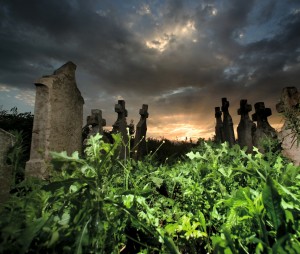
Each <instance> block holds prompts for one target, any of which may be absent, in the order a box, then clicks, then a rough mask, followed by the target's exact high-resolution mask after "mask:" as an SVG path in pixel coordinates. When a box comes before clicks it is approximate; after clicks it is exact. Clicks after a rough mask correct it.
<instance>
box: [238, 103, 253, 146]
mask: <svg viewBox="0 0 300 254" xmlns="http://www.w3.org/2000/svg"><path fill="white" fill-rule="evenodd" d="M251 110H252V106H251V105H250V104H248V103H247V100H241V101H240V108H239V109H238V115H240V116H241V120H240V123H239V125H238V127H237V134H238V144H239V145H240V147H241V148H243V147H245V146H246V147H247V151H248V152H252V148H253V140H252V137H253V133H254V132H255V129H256V125H255V123H253V121H251V119H250V117H249V112H250V111H251Z"/></svg>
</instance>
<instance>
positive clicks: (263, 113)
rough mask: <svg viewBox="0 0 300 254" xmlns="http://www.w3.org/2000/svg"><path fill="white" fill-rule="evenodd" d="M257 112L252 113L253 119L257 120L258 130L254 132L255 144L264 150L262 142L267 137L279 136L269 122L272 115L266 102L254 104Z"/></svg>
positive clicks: (260, 149)
mask: <svg viewBox="0 0 300 254" xmlns="http://www.w3.org/2000/svg"><path fill="white" fill-rule="evenodd" d="M254 108H255V113H254V114H253V115H252V120H253V121H254V122H257V125H256V130H255V131H254V133H253V145H254V146H255V147H257V148H258V149H259V151H261V152H264V149H263V146H262V144H261V142H262V140H263V139H265V138H277V134H276V131H275V129H274V128H273V127H272V126H271V125H270V124H269V122H268V117H269V116H271V115H272V111H271V109H270V108H266V107H265V103H264V102H257V103H255V104H254Z"/></svg>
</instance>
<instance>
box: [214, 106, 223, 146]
mask: <svg viewBox="0 0 300 254" xmlns="http://www.w3.org/2000/svg"><path fill="white" fill-rule="evenodd" d="M215 117H216V127H215V133H216V142H217V143H223V142H224V130H223V122H222V118H221V117H222V111H221V109H220V107H215Z"/></svg>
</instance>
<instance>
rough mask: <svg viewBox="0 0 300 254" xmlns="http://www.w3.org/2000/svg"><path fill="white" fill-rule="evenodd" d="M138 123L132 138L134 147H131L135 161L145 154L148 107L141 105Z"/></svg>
mask: <svg viewBox="0 0 300 254" xmlns="http://www.w3.org/2000/svg"><path fill="white" fill-rule="evenodd" d="M139 113H140V115H141V118H140V121H139V122H138V124H137V126H136V132H135V138H134V147H133V152H134V154H133V157H134V159H135V160H140V159H142V157H143V156H144V155H145V154H146V133H147V118H148V116H149V113H148V105H147V104H143V106H142V108H141V109H140V112H139Z"/></svg>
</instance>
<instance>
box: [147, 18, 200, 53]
mask: <svg viewBox="0 0 300 254" xmlns="http://www.w3.org/2000/svg"><path fill="white" fill-rule="evenodd" d="M196 32H197V29H196V27H195V21H193V20H188V21H187V22H186V23H184V24H183V25H182V24H181V25H180V24H179V25H175V26H170V27H168V28H166V29H163V30H162V31H161V32H160V33H158V36H155V38H154V39H151V40H146V41H145V45H146V46H147V47H148V48H150V49H156V50H157V51H159V52H164V51H165V50H166V49H167V48H168V47H169V46H170V45H171V43H172V42H176V41H184V40H187V39H188V40H190V41H193V42H197V41H198V40H197V39H195V37H194V38H193V35H194V34H195V33H196Z"/></svg>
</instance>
